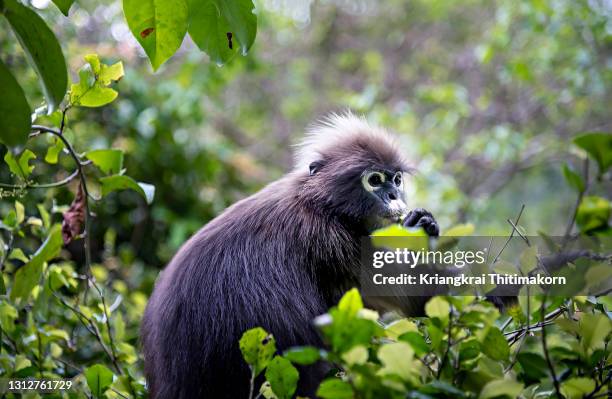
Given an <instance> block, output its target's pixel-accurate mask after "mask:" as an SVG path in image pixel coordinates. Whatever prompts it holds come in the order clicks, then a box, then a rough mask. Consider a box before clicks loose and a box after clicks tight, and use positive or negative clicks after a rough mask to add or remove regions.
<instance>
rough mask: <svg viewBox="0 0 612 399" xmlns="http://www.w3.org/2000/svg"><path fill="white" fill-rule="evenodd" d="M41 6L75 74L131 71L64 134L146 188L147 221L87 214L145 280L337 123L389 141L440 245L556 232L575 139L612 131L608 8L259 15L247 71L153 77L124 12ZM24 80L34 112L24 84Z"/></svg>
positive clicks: (349, 9) (415, 7)
mask: <svg viewBox="0 0 612 399" xmlns="http://www.w3.org/2000/svg"><path fill="white" fill-rule="evenodd" d="M33 5H34V6H36V7H38V8H41V9H42V11H41V13H42V15H43V16H44V17H45V19H47V21H55V24H52V26H53V28H54V30H55V32H56V34H57V35H58V37H59V38H60V39H61V42H62V45H63V50H64V52H65V54H66V57H67V60H68V62H69V70H71V71H77V70H78V68H79V67H80V66H81V65H82V64H83V56H84V55H86V54H89V53H92V52H95V53H98V54H100V55H101V57H102V58H103V59H104V60H105V61H106V62H114V61H118V60H121V61H123V63H124V65H125V69H126V76H125V78H124V79H123V80H122V81H121V82H120V83H119V85H117V89H118V91H119V92H120V96H119V99H118V100H117V101H115V102H114V103H113V104H111V105H110V106H107V107H104V108H100V109H87V110H75V112H74V114H73V115H72V120H73V121H74V122H73V123H70V124H69V128H70V131H71V133H72V134H73V135H74V137H75V146H76V147H77V149H79V148H82V149H90V148H97V147H100V148H107V147H109V146H112V147H116V148H122V149H123V150H125V152H126V167H127V169H128V170H129V171H130V175H131V176H133V177H134V178H136V179H137V180H139V181H144V182H148V183H151V184H154V185H155V186H156V188H157V195H156V198H155V201H154V204H153V205H152V206H151V207H148V206H146V205H145V204H144V203H143V202H142V201H140V199H139V198H138V197H137V195H136V194H134V193H132V192H124V193H120V194H118V195H115V196H114V197H113V198H112V199H111V200H108V201H102V202H101V203H100V204H99V205H97V206H96V207H95V211H96V213H97V215H98V218H99V219H101V220H102V221H103V223H94V228H95V232H96V239H95V240H94V244H95V246H96V247H97V249H98V252H100V251H101V250H102V249H103V248H102V243H103V241H102V237H103V235H104V234H105V231H106V230H108V229H109V228H110V229H112V234H111V233H106V234H107V239H110V238H109V237H113V240H115V242H116V243H117V245H118V246H119V247H120V249H121V250H122V251H123V253H124V255H125V256H128V257H130V258H134V257H135V258H137V259H139V260H142V261H143V262H144V264H146V265H149V266H152V267H161V266H163V265H164V264H165V263H166V262H167V261H168V260H169V258H170V257H171V256H172V254H173V253H174V252H175V251H176V249H177V248H178V247H179V246H180V245H181V243H182V242H183V241H184V240H185V239H186V238H187V237H188V236H189V235H190V234H192V233H193V232H194V231H196V230H197V229H198V228H199V227H200V226H202V225H203V224H204V223H206V222H207V221H208V220H210V219H211V218H213V217H214V216H215V215H217V214H218V213H219V212H221V210H223V209H224V208H225V207H226V206H228V205H229V204H231V203H233V202H235V201H236V200H238V199H240V198H243V197H245V196H247V195H249V194H250V193H252V192H254V191H256V190H257V189H259V188H260V187H262V186H263V185H264V184H266V183H267V182H269V181H272V180H274V179H276V178H278V177H279V176H281V175H282V174H283V173H284V172H286V171H287V170H289V169H290V168H291V159H292V148H291V145H292V144H295V143H296V142H298V141H299V138H300V137H301V136H302V134H303V132H304V130H305V129H306V128H307V126H308V125H309V124H310V123H312V122H313V121H315V120H316V119H318V118H321V117H322V116H324V115H325V114H327V113H328V112H330V111H342V110H344V109H346V108H350V109H352V110H353V111H355V112H356V113H361V114H365V115H366V116H367V117H368V118H369V119H370V120H371V121H372V122H375V123H380V124H382V125H384V126H386V127H387V128H389V129H390V130H392V131H394V132H397V133H398V134H399V135H400V137H401V141H402V144H403V146H404V148H405V151H406V153H407V155H408V156H409V158H410V160H411V161H412V163H413V164H414V166H415V167H416V168H417V170H418V172H417V173H416V175H415V176H414V178H413V179H412V180H411V181H410V186H409V188H408V190H409V193H408V195H409V203H410V205H411V206H413V207H416V206H422V207H426V208H428V209H431V210H432V212H434V214H435V215H437V217H438V219H439V221H440V223H441V226H442V228H443V229H444V228H445V227H446V228H448V227H449V226H450V225H452V224H453V223H456V222H462V221H469V222H473V223H475V224H476V226H477V231H476V232H477V233H482V234H494V233H497V234H504V233H506V232H507V231H508V228H509V226H508V225H507V223H506V219H507V218H508V217H512V216H513V215H515V214H516V213H517V212H518V210H519V208H520V205H521V204H523V203H524V204H525V205H526V211H525V216H524V218H523V225H524V227H525V228H526V229H527V230H528V231H529V232H530V233H536V232H537V230H543V231H546V232H548V233H550V234H555V233H558V234H560V233H562V232H563V229H564V226H565V224H566V223H567V221H566V220H565V219H563V220H560V219H559V215H566V214H568V213H569V211H570V208H571V207H572V205H573V202H574V199H573V197H574V196H573V194H572V193H571V192H570V189H569V188H567V187H565V186H564V185H563V184H560V181H561V180H562V174H561V169H560V165H561V163H562V161H566V160H569V161H570V162H571V161H572V154H570V153H568V152H567V151H568V149H569V138H570V137H572V136H574V135H576V134H578V133H581V132H586V131H602V130H606V129H607V130H609V129H610V128H611V125H612V122H611V120H610V104H612V102H611V95H610V90H609V85H610V79H611V77H612V71H611V70H610V63H611V62H612V61H611V58H610V55H611V54H610V49H611V44H612V41H611V38H612V36H611V34H612V21H611V20H610V14H611V12H612V7H611V6H610V4H609V2H606V1H545V0H540V1H530V2H525V1H506V2H497V3H493V2H489V1H462V2H448V1H410V2H404V1H386V2H377V1H366V0H363V1H359V0H356V1H348V0H344V1H343V0H337V1H317V2H313V1H298V0H284V1H283V0H277V1H272V0H266V1H259V2H257V9H258V24H259V27H258V35H257V40H256V43H255V46H254V47H253V48H252V50H251V51H250V53H249V55H248V56H246V57H236V58H235V59H233V60H232V61H231V62H230V63H229V64H228V65H225V66H223V67H218V66H216V65H214V64H213V63H211V62H209V60H208V59H207V56H206V55H205V54H203V53H201V52H200V51H197V48H196V47H195V45H194V44H193V43H192V42H191V41H190V39H189V38H187V39H186V40H185V42H184V43H183V46H182V49H181V50H180V51H179V53H178V54H177V55H175V57H173V58H172V59H171V60H170V61H169V62H168V63H167V64H166V65H164V67H163V68H162V69H161V71H159V72H158V73H155V74H154V73H152V70H151V67H150V66H149V64H148V62H147V60H146V59H145V58H143V52H142V50H141V48H140V47H139V46H138V44H137V43H136V41H135V40H134V38H133V37H132V36H131V34H130V32H129V30H128V28H127V26H126V24H125V22H124V20H123V13H122V12H121V4H120V2H117V1H113V2H108V1H106V2H96V1H86V0H84V1H80V2H79V3H78V4H77V5H75V7H73V8H72V10H71V14H70V18H66V17H64V16H62V15H61V14H60V13H59V11H58V10H57V8H55V7H54V6H53V5H52V4H51V5H49V2H48V1H46V0H38V1H35V2H33ZM6 35H7V33H6V31H5V30H4V29H3V31H2V33H0V38H1V39H4V38H6ZM2 43H3V50H4V51H5V52H6V53H7V54H9V58H10V62H11V63H13V64H19V63H25V60H24V59H23V57H20V56H19V55H18V56H15V57H12V56H11V54H14V53H16V52H17V53H18V54H19V52H20V50H17V48H15V47H17V45H16V43H15V42H14V41H6V40H2ZM20 71H21V72H22V73H23V75H22V76H18V78H19V80H20V82H21V83H22V85H24V86H26V87H27V88H28V89H29V90H30V92H29V93H28V94H29V97H30V98H42V96H40V95H39V93H37V92H36V91H37V90H39V87H38V85H37V81H36V76H35V74H34V72H33V71H32V70H31V69H29V68H26V67H25V65H24V68H21V69H20ZM73 78H75V79H76V76H73ZM33 105H34V104H33ZM67 162H69V161H67ZM38 173H40V174H44V168H43V167H41V168H39V169H38ZM4 175H7V172H5V173H4ZM604 188H605V187H604ZM46 195H47V196H48V197H49V198H52V197H53V196H54V195H55V196H56V195H57V193H52V192H50V193H47V194H46ZM98 256H99V255H98Z"/></svg>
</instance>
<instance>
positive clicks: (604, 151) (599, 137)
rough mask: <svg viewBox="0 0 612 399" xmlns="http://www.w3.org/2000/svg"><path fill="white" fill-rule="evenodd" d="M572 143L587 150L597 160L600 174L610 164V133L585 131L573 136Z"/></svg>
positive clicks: (611, 147) (611, 163)
mask: <svg viewBox="0 0 612 399" xmlns="http://www.w3.org/2000/svg"><path fill="white" fill-rule="evenodd" d="M574 144H576V145H577V146H578V147H580V148H582V149H583V150H585V151H586V152H588V153H589V155H590V156H591V157H592V158H593V159H594V160H595V161H597V164H598V165H599V172H600V173H601V174H603V173H605V172H606V171H607V170H608V168H609V167H610V166H612V133H604V132H593V133H586V134H583V135H580V136H578V137H576V138H574Z"/></svg>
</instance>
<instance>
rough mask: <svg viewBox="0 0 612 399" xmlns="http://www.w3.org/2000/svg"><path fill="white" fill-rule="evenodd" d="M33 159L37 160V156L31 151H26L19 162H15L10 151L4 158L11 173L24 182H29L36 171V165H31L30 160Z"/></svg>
mask: <svg viewBox="0 0 612 399" xmlns="http://www.w3.org/2000/svg"><path fill="white" fill-rule="evenodd" d="M32 159H36V155H35V154H34V153H33V152H32V151H30V150H25V151H24V152H23V153H22V154H21V156H20V157H19V160H15V158H14V157H13V154H12V153H11V152H10V151H9V152H7V153H6V155H5V156H4V162H6V164H7V165H8V167H9V169H10V171H11V173H13V174H15V175H16V176H18V177H19V178H21V179H23V180H27V179H28V176H30V174H31V173H32V171H33V170H34V165H30V160H32Z"/></svg>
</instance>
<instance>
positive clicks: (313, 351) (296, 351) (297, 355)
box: [283, 346, 321, 366]
mask: <svg viewBox="0 0 612 399" xmlns="http://www.w3.org/2000/svg"><path fill="white" fill-rule="evenodd" d="M283 357H284V358H285V359H287V360H289V361H290V362H292V363H295V364H300V365H304V366H306V365H309V364H313V363H315V362H317V361H318V360H319V359H320V357H321V354H320V352H319V349H317V348H315V347H314V346H297V347H293V348H290V349H288V350H286V351H285V353H283Z"/></svg>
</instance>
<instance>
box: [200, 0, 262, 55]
mask: <svg viewBox="0 0 612 399" xmlns="http://www.w3.org/2000/svg"><path fill="white" fill-rule="evenodd" d="M253 8H254V7H253V2H252V1H251V0H233V1H218V0H190V2H189V36H191V38H192V39H193V41H194V42H195V43H196V45H197V46H198V47H199V48H200V50H202V51H204V52H205V53H206V54H208V55H209V57H210V59H211V60H212V61H213V62H215V63H216V64H218V65H222V64H224V63H226V62H227V61H229V60H230V59H231V58H232V57H233V56H234V55H235V54H236V52H237V50H239V49H240V50H241V53H242V55H246V53H247V51H248V50H249V48H250V47H251V45H252V44H253V42H254V41H255V35H256V33H257V16H256V15H255V14H253ZM230 34H231V38H232V39H231V40H230V39H229V35H230ZM230 43H231V46H230Z"/></svg>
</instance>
